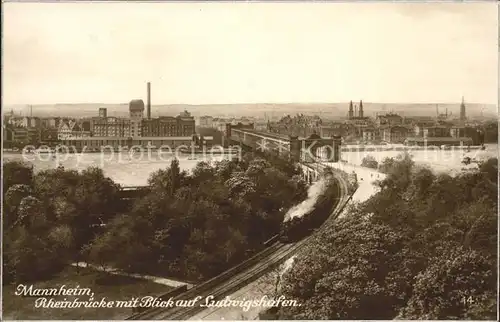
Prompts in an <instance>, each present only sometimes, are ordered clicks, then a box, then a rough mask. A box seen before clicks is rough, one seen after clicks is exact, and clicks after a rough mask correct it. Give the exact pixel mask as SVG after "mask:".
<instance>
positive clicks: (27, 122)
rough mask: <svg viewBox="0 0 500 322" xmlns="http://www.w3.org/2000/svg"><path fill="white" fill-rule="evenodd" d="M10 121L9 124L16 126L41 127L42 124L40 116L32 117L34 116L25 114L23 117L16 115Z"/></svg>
mask: <svg viewBox="0 0 500 322" xmlns="http://www.w3.org/2000/svg"><path fill="white" fill-rule="evenodd" d="M8 122H9V124H11V125H13V126H14V127H24V128H29V127H34V128H39V127H40V126H41V120H40V118H39V117H32V116H23V117H15V116H14V117H10V118H9V121H8Z"/></svg>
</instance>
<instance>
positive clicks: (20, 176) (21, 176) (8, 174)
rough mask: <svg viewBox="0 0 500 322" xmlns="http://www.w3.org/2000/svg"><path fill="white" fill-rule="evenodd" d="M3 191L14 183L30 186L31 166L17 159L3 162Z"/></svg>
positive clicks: (31, 177)
mask: <svg viewBox="0 0 500 322" xmlns="http://www.w3.org/2000/svg"><path fill="white" fill-rule="evenodd" d="M2 170H3V191H9V188H10V187H11V186H13V185H15V184H23V185H28V186H30V185H31V184H32V180H33V167H32V166H30V165H28V164H26V163H23V162H19V161H7V162H5V163H4V164H3V167H2Z"/></svg>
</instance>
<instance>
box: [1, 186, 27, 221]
mask: <svg viewBox="0 0 500 322" xmlns="http://www.w3.org/2000/svg"><path fill="white" fill-rule="evenodd" d="M31 193H32V191H31V188H30V186H29V185H25V184H14V185H12V186H11V187H10V188H9V190H7V193H6V194H5V197H4V200H3V201H4V214H3V223H4V225H5V226H4V227H6V228H10V226H11V225H12V224H14V223H15V222H16V221H17V219H18V213H17V212H18V208H19V205H20V204H21V201H22V200H23V199H24V198H25V197H28V196H29V195H31Z"/></svg>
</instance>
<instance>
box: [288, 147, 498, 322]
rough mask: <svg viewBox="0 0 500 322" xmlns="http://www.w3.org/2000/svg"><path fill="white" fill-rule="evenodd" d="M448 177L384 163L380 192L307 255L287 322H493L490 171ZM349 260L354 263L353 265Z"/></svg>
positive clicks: (291, 285)
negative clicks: (395, 321)
mask: <svg viewBox="0 0 500 322" xmlns="http://www.w3.org/2000/svg"><path fill="white" fill-rule="evenodd" d="M483 165H484V168H483V169H482V170H481V171H478V172H475V173H467V174H462V175H458V176H455V177H451V176H449V175H445V174H438V175H434V174H433V173H432V172H431V171H430V170H429V169H426V168H420V167H415V166H414V164H413V162H412V161H411V159H409V158H408V157H407V156H403V157H401V158H399V159H386V160H385V161H384V162H383V164H382V165H381V167H382V168H383V171H384V172H386V173H387V176H386V178H385V179H384V180H382V181H381V182H380V183H379V185H380V187H381V190H380V191H379V192H378V193H376V194H375V195H373V196H372V197H371V198H370V199H368V200H367V201H366V202H364V203H362V204H360V205H358V206H355V207H351V208H350V209H349V214H348V215H347V216H345V217H343V218H341V219H339V220H338V221H337V222H336V223H335V224H334V225H332V227H328V228H327V229H326V230H325V231H324V232H322V233H320V234H319V235H317V236H316V238H315V239H313V240H312V241H311V242H310V245H308V246H306V249H304V251H303V256H302V257H301V261H299V262H298V263H297V264H296V265H295V266H294V268H293V269H292V271H291V272H290V273H289V274H287V277H286V283H285V284H286V288H285V289H284V291H283V294H284V295H286V296H287V297H288V298H291V299H297V300H298V301H299V302H300V303H302V306H301V307H300V308H282V309H281V317H280V318H285V319H286V318H288V319H291V318H293V319H393V318H395V317H396V318H398V319H493V318H494V317H495V316H496V304H497V303H496V297H495V294H496V293H495V292H496V289H495V281H496V278H497V271H496V267H497V266H496V265H497V251H498V244H497V236H498V231H497V220H498V218H497V212H496V211H497V207H498V199H497V198H493V195H494V192H493V191H495V190H496V189H497V182H496V179H497V172H496V169H497V168H496V167H497V165H496V161H495V160H489V161H487V162H485V163H484V164H483ZM352 254H356V256H352Z"/></svg>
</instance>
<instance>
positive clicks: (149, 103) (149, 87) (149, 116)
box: [148, 82, 151, 120]
mask: <svg viewBox="0 0 500 322" xmlns="http://www.w3.org/2000/svg"><path fill="white" fill-rule="evenodd" d="M150 119H151V83H150V82H148V120H150Z"/></svg>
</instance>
